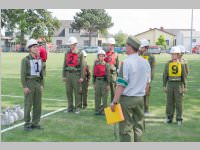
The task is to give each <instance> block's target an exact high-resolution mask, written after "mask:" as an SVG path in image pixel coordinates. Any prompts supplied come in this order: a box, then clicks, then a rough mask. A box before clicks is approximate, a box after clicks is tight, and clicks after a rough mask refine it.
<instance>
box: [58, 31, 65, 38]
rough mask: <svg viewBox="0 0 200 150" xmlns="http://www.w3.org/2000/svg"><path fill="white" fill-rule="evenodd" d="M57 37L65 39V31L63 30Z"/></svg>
mask: <svg viewBox="0 0 200 150" xmlns="http://www.w3.org/2000/svg"><path fill="white" fill-rule="evenodd" d="M58 37H65V29H63V30H62V31H61V32H60V34H58Z"/></svg>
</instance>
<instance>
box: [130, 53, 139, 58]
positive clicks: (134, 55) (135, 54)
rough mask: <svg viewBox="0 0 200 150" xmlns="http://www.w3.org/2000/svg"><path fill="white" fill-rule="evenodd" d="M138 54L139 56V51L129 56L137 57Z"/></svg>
mask: <svg viewBox="0 0 200 150" xmlns="http://www.w3.org/2000/svg"><path fill="white" fill-rule="evenodd" d="M137 56H139V55H138V53H134V54H131V55H128V57H137Z"/></svg>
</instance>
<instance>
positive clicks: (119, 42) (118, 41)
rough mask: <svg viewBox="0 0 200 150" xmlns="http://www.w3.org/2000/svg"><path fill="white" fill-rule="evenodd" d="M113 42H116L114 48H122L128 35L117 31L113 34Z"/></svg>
mask: <svg viewBox="0 0 200 150" xmlns="http://www.w3.org/2000/svg"><path fill="white" fill-rule="evenodd" d="M114 37H115V40H116V44H115V45H116V46H119V47H124V46H125V45H126V40H127V38H128V34H125V33H123V32H122V31H119V32H118V33H117V34H115V36H114Z"/></svg>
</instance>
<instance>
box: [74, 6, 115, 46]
mask: <svg viewBox="0 0 200 150" xmlns="http://www.w3.org/2000/svg"><path fill="white" fill-rule="evenodd" d="M111 26H113V23H112V18H111V17H110V16H109V15H108V14H107V13H106V11H105V10H104V9H81V12H78V13H76V16H74V22H73V23H72V24H71V27H72V28H73V29H76V30H79V31H80V30H81V29H83V30H85V31H87V32H88V34H89V45H90V46H91V39H92V34H93V33H98V32H100V33H107V29H108V28H110V27H111Z"/></svg>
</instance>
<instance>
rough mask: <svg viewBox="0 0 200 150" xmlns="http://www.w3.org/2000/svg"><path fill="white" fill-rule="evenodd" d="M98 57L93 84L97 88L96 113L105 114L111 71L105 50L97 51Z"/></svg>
mask: <svg viewBox="0 0 200 150" xmlns="http://www.w3.org/2000/svg"><path fill="white" fill-rule="evenodd" d="M97 57H98V59H97V60H96V61H95V62H94V67H93V85H94V90H95V115H104V108H105V107H107V100H108V91H109V84H110V76H109V72H110V71H109V65H108V64H107V63H106V62H105V61H104V58H105V52H104V50H99V51H98V53H97ZM102 103H103V104H102ZM101 104H102V105H101Z"/></svg>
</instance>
